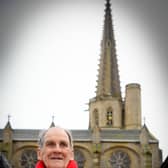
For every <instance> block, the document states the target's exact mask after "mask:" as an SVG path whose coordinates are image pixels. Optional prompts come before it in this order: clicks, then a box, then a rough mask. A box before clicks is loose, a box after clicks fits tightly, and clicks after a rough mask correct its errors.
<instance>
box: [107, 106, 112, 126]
mask: <svg viewBox="0 0 168 168" xmlns="http://www.w3.org/2000/svg"><path fill="white" fill-rule="evenodd" d="M106 117H107V125H112V124H113V112H112V109H111V108H109V109H108V110H107V114H106Z"/></svg>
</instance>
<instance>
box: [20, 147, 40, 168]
mask: <svg viewBox="0 0 168 168" xmlns="http://www.w3.org/2000/svg"><path fill="white" fill-rule="evenodd" d="M36 162H37V154H36V150H35V149H26V150H24V151H23V152H22V154H21V158H20V165H21V167H22V168H34V167H35V164H36Z"/></svg>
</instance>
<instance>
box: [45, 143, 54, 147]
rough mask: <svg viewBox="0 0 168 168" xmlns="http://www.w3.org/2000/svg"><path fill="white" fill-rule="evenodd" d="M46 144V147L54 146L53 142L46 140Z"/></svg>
mask: <svg viewBox="0 0 168 168" xmlns="http://www.w3.org/2000/svg"><path fill="white" fill-rule="evenodd" d="M46 146H48V147H54V146H55V143H53V142H47V143H46Z"/></svg>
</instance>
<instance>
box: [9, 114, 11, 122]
mask: <svg viewBox="0 0 168 168" xmlns="http://www.w3.org/2000/svg"><path fill="white" fill-rule="evenodd" d="M10 118H11V115H10V114H8V122H10Z"/></svg>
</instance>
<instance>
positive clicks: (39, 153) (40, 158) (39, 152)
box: [37, 148, 42, 160]
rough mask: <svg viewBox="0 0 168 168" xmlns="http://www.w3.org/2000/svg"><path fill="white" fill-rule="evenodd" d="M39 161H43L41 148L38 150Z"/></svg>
mask: <svg viewBox="0 0 168 168" xmlns="http://www.w3.org/2000/svg"><path fill="white" fill-rule="evenodd" d="M37 159H38V160H42V156H41V150H40V148H38V149H37Z"/></svg>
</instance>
